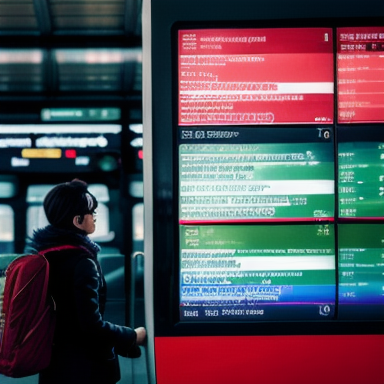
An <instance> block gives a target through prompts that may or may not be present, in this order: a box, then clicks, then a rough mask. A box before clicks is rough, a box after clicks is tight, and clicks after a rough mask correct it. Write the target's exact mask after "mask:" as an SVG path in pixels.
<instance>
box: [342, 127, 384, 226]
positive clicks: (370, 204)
mask: <svg viewBox="0 0 384 384" xmlns="http://www.w3.org/2000/svg"><path fill="white" fill-rule="evenodd" d="M383 135H384V126H381V125H380V126H375V127H369V126H359V127H347V128H340V129H339V135H338V136H339V142H338V168H339V174H338V181H339V183H338V196H339V217H340V218H341V219H351V220H362V219H384V136H383Z"/></svg>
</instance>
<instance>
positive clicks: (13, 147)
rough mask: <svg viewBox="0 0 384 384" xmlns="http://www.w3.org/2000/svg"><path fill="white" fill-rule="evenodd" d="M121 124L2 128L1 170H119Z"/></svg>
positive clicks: (40, 125) (0, 132)
mask: <svg viewBox="0 0 384 384" xmlns="http://www.w3.org/2000/svg"><path fill="white" fill-rule="evenodd" d="M121 131H122V127H121V125H119V124H23V125H0V149H1V150H0V170H1V171H12V172H90V171H95V170H98V171H111V170H114V169H116V168H117V166H118V162H119V158H120V151H121Z"/></svg>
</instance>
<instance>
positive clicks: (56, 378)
mask: <svg viewBox="0 0 384 384" xmlns="http://www.w3.org/2000/svg"><path fill="white" fill-rule="evenodd" d="M96 208H97V200H96V198H95V197H94V196H93V195H92V194H91V193H90V192H89V191H88V189H87V184H86V183H85V182H83V181H81V180H77V179H75V180H73V181H71V182H68V183H64V184H59V185H57V186H56V187H54V188H53V189H52V190H51V191H50V192H49V193H48V194H47V196H46V198H45V200H44V210H45V213H46V216H47V219H48V221H49V223H50V224H49V225H48V226H46V227H45V228H42V229H38V230H37V231H35V232H34V235H33V238H32V241H31V244H30V247H31V248H33V249H35V250H36V251H40V250H45V249H48V248H51V247H56V246H60V245H72V246H76V248H75V249H66V250H61V251H54V252H49V253H47V254H46V257H47V259H48V261H49V265H50V282H49V284H50V292H51V294H52V297H53V299H54V301H55V303H56V314H57V316H56V318H57V320H56V321H57V323H56V330H55V336H54V347H53V355H52V361H51V363H50V365H49V367H48V368H47V369H45V370H44V371H42V372H41V373H40V375H39V384H68V383H71V384H115V383H116V382H118V381H119V380H120V368H119V363H118V357H117V355H121V356H125V357H138V356H140V348H139V347H138V346H139V345H142V344H143V343H144V341H145V337H146V331H145V329H144V328H143V327H139V328H136V329H135V330H134V329H131V328H128V327H124V326H120V325H116V324H112V323H110V322H107V321H105V320H104V319H103V313H104V308H105V302H106V283H105V279H104V276H103V273H102V271H101V268H100V265H99V262H98V261H97V254H98V252H99V251H100V247H99V246H98V245H97V244H96V243H94V242H93V241H92V240H90V238H89V237H88V235H90V234H91V233H93V232H94V231H95V225H96Z"/></svg>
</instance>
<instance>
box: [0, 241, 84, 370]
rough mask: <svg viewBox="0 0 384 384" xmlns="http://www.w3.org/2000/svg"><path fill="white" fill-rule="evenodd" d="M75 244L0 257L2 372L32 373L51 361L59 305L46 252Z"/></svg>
mask: <svg viewBox="0 0 384 384" xmlns="http://www.w3.org/2000/svg"><path fill="white" fill-rule="evenodd" d="M73 248H78V247H75V246H72V245H63V246H59V247H55V248H50V249H47V250H45V251H40V252H39V253H38V254H33V255H32V254H31V255H21V256H16V255H8V256H7V255H6V256H1V257H0V258H3V260H2V263H0V374H3V375H6V376H10V377H24V376H30V375H34V374H36V373H38V372H40V371H41V370H43V369H44V368H46V367H47V366H48V365H49V363H50V360H51V353H52V344H53V335H54V330H55V323H56V317H55V309H56V308H55V302H54V300H53V298H52V297H51V296H50V294H49V291H48V282H49V263H48V260H47V259H46V258H45V256H44V255H45V254H46V253H48V252H55V251H61V250H66V249H73ZM7 262H8V263H9V265H7V267H6V268H4V264H6V263H7ZM1 264H3V268H1ZM4 280H5V282H4Z"/></svg>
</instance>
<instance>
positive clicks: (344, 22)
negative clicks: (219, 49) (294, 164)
mask: <svg viewBox="0 0 384 384" xmlns="http://www.w3.org/2000/svg"><path fill="white" fill-rule="evenodd" d="M380 20H381V19H380V18H377V17H375V18H372V17H371V18H369V19H363V21H364V23H363V22H362V19H358V18H324V19H289V20H285V19H283V20H279V21H278V24H279V27H278V28H284V27H287V28H289V27H303V28H309V27H317V26H318V27H331V28H333V32H334V33H333V38H334V50H335V46H336V41H335V39H336V28H337V27H345V26H375V25H379V23H380ZM247 27H248V28H255V21H250V20H248V21H247V20H245V21H235V22H229V21H214V20H212V21H183V22H176V23H174V24H173V25H172V26H171V36H170V37H171V44H170V48H171V50H170V52H169V53H170V54H171V58H172V66H171V70H172V74H171V80H172V95H173V96H172V113H171V114H172V133H171V136H168V138H171V140H170V141H169V140H168V141H167V140H166V138H163V139H162V142H163V144H164V147H163V148H162V150H163V151H170V153H171V159H170V160H171V161H172V164H173V166H172V180H173V181H172V183H171V184H169V185H167V186H169V187H170V188H171V190H172V196H167V197H164V198H163V199H162V200H161V199H160V200H161V201H160V200H159V201H157V200H155V201H154V204H155V207H154V208H155V209H156V207H157V208H159V209H160V210H161V215H163V216H164V217H166V221H167V223H168V224H169V225H170V226H171V227H170V229H171V230H170V231H169V233H170V234H171V237H172V239H164V238H160V237H161V236H160V237H159V238H156V234H155V241H156V239H157V240H158V241H159V242H160V243H161V242H162V241H166V243H167V249H169V250H172V254H168V255H167V257H166V258H164V260H162V263H161V264H162V266H161V267H160V266H159V265H158V264H156V263H155V264H154V279H155V280H154V286H155V287H156V286H162V287H163V288H164V289H165V292H166V297H168V300H167V301H164V299H163V298H164V297H165V296H164V291H163V293H162V294H160V292H158V290H156V289H154V295H155V300H154V305H155V307H154V309H155V326H156V333H157V334H158V335H159V336H161V335H163V336H169V335H174V336H176V335H179V336H180V335H224V334H225V335H228V334H233V335H250V334H251V335H293V334H302V335H304V334H310V335H321V334H372V333H377V334H382V333H384V330H383V322H382V321H344V320H343V321H338V320H334V321H332V322H329V321H327V322H322V321H304V322H300V321H293V322H290V321H287V322H284V321H276V322H267V323H260V322H257V323H245V322H230V323H206V322H193V323H188V322H182V323H181V322H180V321H179V316H178V313H179V307H178V303H179V244H178V231H179V224H178V198H174V197H177V196H178V182H179V180H178V167H177V166H175V165H178V160H177V159H178V146H177V145H176V144H175V143H177V135H178V127H179V125H178V71H177V68H178V58H177V52H178V48H177V47H178V42H177V32H178V30H179V29H193V28H247ZM257 27H258V28H259V27H260V28H276V20H269V19H268V20H258V21H257ZM334 60H336V56H335V59H334ZM334 68H335V70H336V62H335V64H334ZM335 79H336V73H335ZM335 87H337V84H335ZM334 94H335V97H334V102H335V106H334V108H335V111H336V110H337V96H336V95H337V90H336V89H335V93H334ZM336 115H337V114H336V112H335V119H334V123H333V124H331V125H330V126H333V127H334V129H335V132H337V130H338V127H339V126H343V125H345V124H338V123H337V120H336ZM276 126H278V125H276ZM321 126H323V125H320V124H319V126H318V127H321ZM347 126H350V124H347ZM354 126H358V124H354ZM280 127H281V126H280ZM301 127H305V125H303V126H301ZM310 127H311V128H315V127H316V125H311V126H310ZM336 144H337V140H335V145H336ZM156 151H157V150H156V149H155V152H156ZM158 151H159V153H160V149H158ZM167 162H168V160H167ZM163 165H164V164H162V165H161V166H163ZM161 166H159V167H161ZM335 175H337V159H336V163H335ZM336 193H337V191H336ZM164 200H165V201H166V204H167V207H161V202H162V201H164ZM337 210H338V208H337V198H336V197H335V212H336V211H337ZM165 211H167V212H165ZM170 216H171V217H172V218H171V217H170ZM376 223H377V222H376ZM296 225H300V223H297V224H296ZM336 230H337V228H336ZM157 236H158V235H157ZM172 240H173V241H172ZM336 248H337V244H336ZM163 261H164V262H163ZM170 274H171V275H170Z"/></svg>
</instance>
